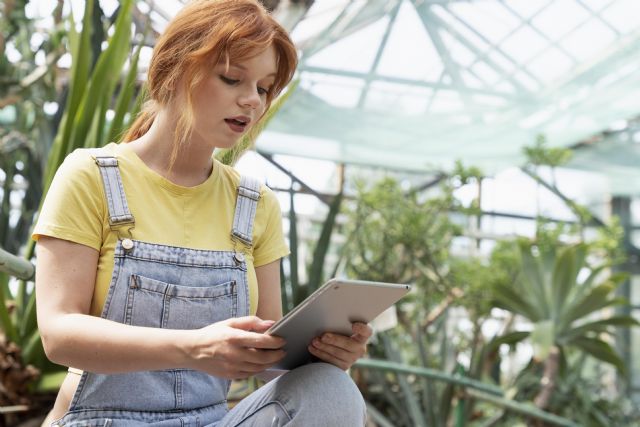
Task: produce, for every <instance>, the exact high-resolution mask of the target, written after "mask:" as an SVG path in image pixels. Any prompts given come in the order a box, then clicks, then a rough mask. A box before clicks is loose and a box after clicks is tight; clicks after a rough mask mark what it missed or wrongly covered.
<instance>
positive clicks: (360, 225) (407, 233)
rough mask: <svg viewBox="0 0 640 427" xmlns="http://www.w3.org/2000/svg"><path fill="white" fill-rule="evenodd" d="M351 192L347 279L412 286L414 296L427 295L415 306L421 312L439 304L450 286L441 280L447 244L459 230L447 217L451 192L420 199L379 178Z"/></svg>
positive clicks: (445, 271) (445, 272)
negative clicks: (416, 292) (421, 308)
mask: <svg viewBox="0 0 640 427" xmlns="http://www.w3.org/2000/svg"><path fill="white" fill-rule="evenodd" d="M357 191H358V194H357V198H356V204H355V206H354V207H353V208H352V209H350V210H349V211H348V212H347V216H348V224H350V228H349V229H348V230H347V231H346V234H347V236H348V239H347V240H348V242H349V243H348V246H347V247H346V248H345V251H346V254H347V255H346V259H348V262H347V265H346V269H347V275H349V276H352V277H358V278H360V279H366V280H377V281H383V282H395V283H415V285H416V287H417V288H418V289H420V291H421V292H420V294H422V292H424V294H422V295H425V296H426V295H428V299H427V298H425V299H424V300H422V301H420V303H421V304H424V307H429V306H432V305H433V304H435V303H437V302H439V301H440V300H442V299H443V298H444V297H445V296H446V295H447V294H448V293H449V292H450V290H451V289H452V288H453V286H454V284H453V283H452V282H451V281H449V280H448V279H447V275H448V272H449V265H448V263H447V261H448V258H449V246H450V243H451V239H452V238H453V237H454V236H455V235H458V234H459V233H460V231H461V230H460V228H459V227H458V226H456V225H455V224H453V223H452V222H451V221H450V220H449V219H448V216H447V213H448V212H449V210H450V209H451V208H452V207H453V206H454V205H455V202H454V199H453V196H452V192H451V190H450V189H446V190H445V191H443V192H442V194H440V195H438V196H435V197H432V198H428V199H426V200H421V198H420V197H419V195H418V194H416V193H409V194H407V193H405V192H404V191H403V190H402V188H401V186H400V184H399V183H398V182H397V181H396V180H394V179H393V178H384V179H382V180H381V181H379V182H378V183H375V184H373V185H372V186H371V187H370V188H367V186H366V185H365V184H364V183H362V182H360V183H358V184H357ZM382 230H384V232H381V231H382ZM416 298H421V295H418V296H416Z"/></svg>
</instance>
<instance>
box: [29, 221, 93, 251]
mask: <svg viewBox="0 0 640 427" xmlns="http://www.w3.org/2000/svg"><path fill="white" fill-rule="evenodd" d="M40 236H47V237H54V238H56V239H62V240H68V241H70V242H73V243H79V244H81V245H84V246H89V247H90V248H92V249H95V250H97V251H98V252H99V251H100V246H101V244H100V243H96V241H95V238H94V237H93V236H90V235H88V234H83V233H79V232H78V230H72V229H69V228H65V227H59V226H55V225H49V226H39V227H37V228H36V229H35V230H34V231H33V234H32V235H31V238H32V239H33V240H35V241H38V239H39V238H40Z"/></svg>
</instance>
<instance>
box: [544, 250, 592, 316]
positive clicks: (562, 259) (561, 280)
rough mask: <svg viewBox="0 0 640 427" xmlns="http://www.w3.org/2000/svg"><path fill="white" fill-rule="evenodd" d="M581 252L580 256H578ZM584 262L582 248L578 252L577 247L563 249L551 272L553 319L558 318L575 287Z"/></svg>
mask: <svg viewBox="0 0 640 427" xmlns="http://www.w3.org/2000/svg"><path fill="white" fill-rule="evenodd" d="M578 252H582V256H580V255H579V254H578ZM580 258H581V259H580ZM583 260H584V248H582V251H580V249H579V247H577V246H569V247H567V248H565V249H564V250H563V251H562V252H561V253H560V256H559V257H558V260H557V261H556V264H555V268H554V271H553V279H552V280H553V281H552V283H553V308H554V310H553V318H554V319H557V318H558V317H559V314H560V312H561V311H562V308H563V307H564V305H565V301H566V299H567V296H568V295H569V293H570V292H571V290H572V289H573V288H574V287H575V286H576V278H577V275H578V272H579V270H580V266H581V264H578V263H579V262H582V261H583Z"/></svg>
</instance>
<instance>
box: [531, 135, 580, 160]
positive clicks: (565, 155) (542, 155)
mask: <svg viewBox="0 0 640 427" xmlns="http://www.w3.org/2000/svg"><path fill="white" fill-rule="evenodd" d="M523 150H524V154H525V156H526V158H527V161H528V162H529V163H531V164H533V165H536V166H541V165H545V166H550V167H552V168H553V167H558V166H562V165H564V164H566V163H568V162H569V160H571V157H572V156H573V152H572V151H571V150H570V149H568V148H549V147H547V139H546V138H545V136H544V135H538V137H537V138H536V142H535V144H534V145H533V147H524V149H523Z"/></svg>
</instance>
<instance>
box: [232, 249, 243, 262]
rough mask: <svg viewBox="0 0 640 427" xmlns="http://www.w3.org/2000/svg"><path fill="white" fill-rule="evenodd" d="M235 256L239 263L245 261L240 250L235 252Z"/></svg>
mask: <svg viewBox="0 0 640 427" xmlns="http://www.w3.org/2000/svg"><path fill="white" fill-rule="evenodd" d="M233 258H235V260H236V262H237V263H239V264H240V263H243V262H244V255H243V254H242V253H240V252H234V254H233Z"/></svg>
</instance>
